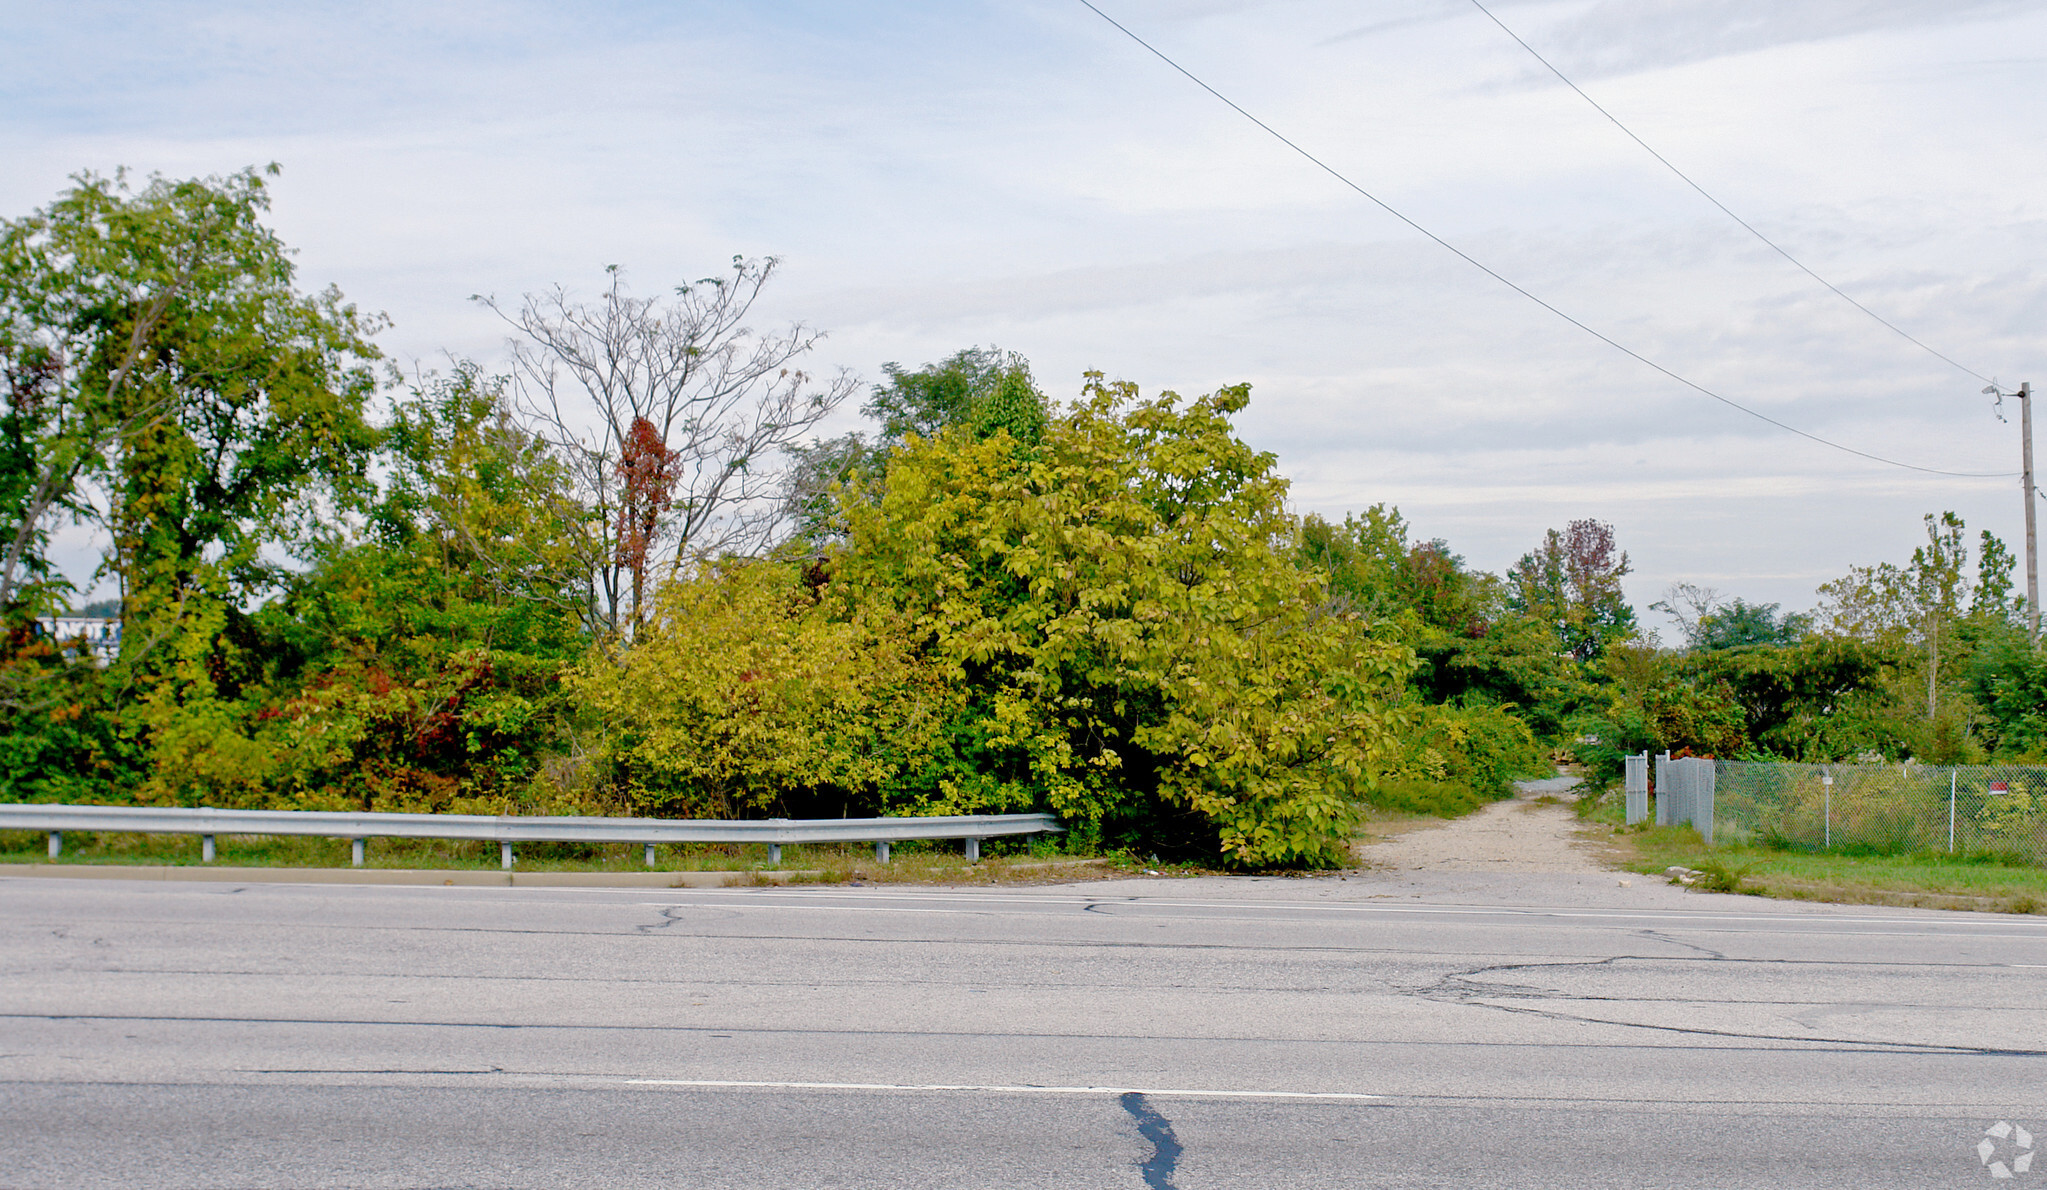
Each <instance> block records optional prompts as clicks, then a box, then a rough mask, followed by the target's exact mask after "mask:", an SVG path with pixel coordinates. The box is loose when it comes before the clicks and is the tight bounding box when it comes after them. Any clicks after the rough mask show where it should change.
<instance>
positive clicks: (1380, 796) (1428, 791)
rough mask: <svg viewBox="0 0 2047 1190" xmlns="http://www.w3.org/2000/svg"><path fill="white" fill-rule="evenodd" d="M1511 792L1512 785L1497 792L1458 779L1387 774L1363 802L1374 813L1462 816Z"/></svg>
mask: <svg viewBox="0 0 2047 1190" xmlns="http://www.w3.org/2000/svg"><path fill="white" fill-rule="evenodd" d="M1513 795H1514V791H1513V790H1512V789H1511V788H1510V789H1508V790H1507V791H1506V792H1505V793H1502V794H1499V795H1497V796H1496V795H1493V794H1489V793H1484V792H1481V791H1479V790H1477V789H1473V788H1472V787H1471V786H1470V785H1467V784H1465V783H1464V782H1461V781H1431V780H1428V779H1427V778H1422V777H1388V778H1385V779H1383V780H1381V781H1380V782H1379V788H1378V789H1377V790H1376V791H1375V792H1374V793H1373V794H1372V795H1371V796H1370V797H1369V798H1367V799H1366V805H1367V806H1369V807H1370V808H1371V810H1372V811H1373V816H1374V817H1378V815H1379V813H1380V812H1389V811H1390V812H1392V813H1395V814H1409V815H1426V816H1428V817H1431V818H1461V817H1463V816H1464V815H1466V814H1469V813H1471V812H1472V811H1473V810H1477V809H1480V808H1482V807H1485V806H1489V805H1491V804H1492V803H1494V802H1497V801H1500V800H1501V799H1502V798H1508V797H1512V796H1513Z"/></svg>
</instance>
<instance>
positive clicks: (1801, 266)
mask: <svg viewBox="0 0 2047 1190" xmlns="http://www.w3.org/2000/svg"><path fill="white" fill-rule="evenodd" d="M1471 6H1472V7H1473V8H1476V9H1478V10H1479V11H1480V12H1482V13H1484V14H1485V15H1486V19H1487V20H1489V21H1491V22H1492V23H1493V24H1495V25H1498V26H1499V27H1500V32H1502V33H1505V34H1506V35H1507V36H1508V37H1511V38H1513V39H1514V44H1516V45H1518V46H1520V47H1521V48H1522V49H1524V50H1527V51H1528V54H1529V56H1530V57H1532V58H1534V59H1535V60H1536V61H1537V62H1540V63H1542V65H1543V67H1544V69H1546V70H1548V71H1549V72H1550V73H1551V74H1553V75H1556V76H1557V81H1558V82H1561V83H1562V84H1564V85H1565V86H1566V87H1569V88H1570V89H1571V90H1573V91H1575V92H1577V95H1578V98H1580V99H1582V100H1584V101H1585V102H1586V103H1589V104H1591V105H1592V110H1593V111H1596V112H1598V113H1599V114H1600V115H1602V116H1605V117H1606V118H1607V121H1608V122H1609V123H1611V124H1612V125H1613V126H1614V127H1615V128H1618V129H1620V130H1621V132H1622V133H1623V134H1625V135H1626V136H1627V138H1628V139H1629V140H1631V141H1634V142H1635V143H1636V144H1637V145H1640V146H1641V147H1642V151H1643V152H1645V153H1647V154H1649V155H1650V156H1651V157H1654V158H1655V159H1656V160H1657V161H1658V162H1660V163H1661V164H1662V166H1663V168H1665V169H1667V170H1669V171H1670V172H1671V173H1673V174H1676V175H1677V177H1678V180H1679V181H1681V182H1683V183H1684V184H1685V185H1687V186H1690V187H1691V188H1692V189H1693V190H1696V191H1698V193H1699V197H1700V198H1703V199H1705V200H1706V201H1707V202H1709V203H1712V204H1713V205H1714V206H1716V207H1718V208H1720V213H1721V214H1723V215H1725V216H1727V217H1728V218H1729V219H1732V220H1734V221H1735V222H1736V223H1739V224H1740V225H1741V226H1742V229H1743V230H1745V231H1747V232H1748V233H1749V234H1750V235H1752V236H1754V237H1756V238H1757V239H1758V240H1761V241H1762V242H1763V243H1764V244H1765V245H1766V246H1767V247H1768V248H1769V249H1770V251H1772V252H1775V253H1776V254H1777V255H1779V256H1781V257H1783V258H1784V259H1785V260H1788V261H1790V262H1791V263H1792V265H1793V266H1795V267H1796V268H1797V269H1798V271H1799V272H1801V273H1804V274H1805V275H1806V276H1808V277H1811V278H1812V279H1813V280H1815V281H1817V282H1819V283H1820V284H1821V285H1824V286H1826V287H1827V288H1828V289H1830V290H1832V291H1833V293H1834V296H1835V297H1838V298H1840V299H1841V300H1842V301H1844V302H1847V303H1848V304H1849V305H1851V306H1853V307H1855V308H1856V309H1857V310H1860V311H1862V312H1863V313H1864V314H1867V315H1869V316H1870V317H1871V318H1874V319H1875V320H1876V321H1877V322H1879V323H1881V324H1883V325H1884V326H1885V327H1887V328H1888V329H1889V330H1890V331H1891V332H1892V333H1893V334H1895V335H1897V336H1898V337H1899V338H1901V339H1903V340H1905V341H1906V342H1907V343H1910V344H1912V345H1913V346H1914V347H1917V348H1918V349H1919V350H1921V351H1924V352H1925V353H1926V354H1928V355H1930V356H1932V357H1933V358H1935V359H1937V360H1939V361H1941V362H1942V363H1944V364H1948V365H1949V366H1951V367H1954V368H1958V369H1960V370H1961V371H1963V372H1965V373H1967V374H1969V375H1970V376H1974V377H1975V378H1976V379H1978V380H1981V381H1982V382H1983V383H1985V384H1989V385H1992V386H1995V385H1996V384H1997V382H1996V381H1995V380H1992V379H1991V378H1990V377H1988V376H1985V375H1984V374H1983V373H1981V372H1978V371H1977V370H1976V369H1974V368H1972V367H1970V366H1969V365H1967V364H1965V363H1962V362H1961V361H1960V360H1957V359H1955V358H1954V357H1953V356H1951V355H1948V354H1947V353H1946V352H1943V351H1940V350H1938V349H1937V348H1934V347H1931V346H1928V345H1927V344H1926V343H1925V342H1923V341H1921V340H1920V339H1919V338H1918V337H1917V336H1915V335H1913V334H1912V333H1911V332H1910V331H1907V330H1906V329H1905V328H1903V327H1901V326H1899V325H1898V324H1897V323H1895V322H1892V321H1891V320H1890V319H1888V318H1885V317H1884V316H1883V315H1881V314H1879V313H1877V312H1876V311H1874V310H1872V309H1870V308H1869V307H1868V306H1865V305H1863V304H1862V303H1861V302H1859V301H1856V300H1855V299H1854V298H1853V297H1850V296H1849V295H1848V294H1847V293H1846V292H1845V291H1844V290H1842V288H1841V287H1840V286H1838V285H1836V284H1834V283H1833V282H1832V281H1829V280H1827V279H1826V278H1825V277H1822V276H1820V275H1819V274H1818V273H1817V272H1814V271H1813V269H1812V267H1811V266H1809V265H1807V264H1806V263H1805V262H1804V261H1802V260H1800V259H1798V258H1797V257H1796V256H1793V255H1792V254H1791V253H1790V251H1789V250H1787V249H1786V248H1785V247H1784V246H1783V245H1782V244H1779V243H1778V242H1777V241H1775V240H1773V239H1771V238H1770V237H1769V236H1766V235H1764V234H1763V233H1762V232H1761V231H1759V230H1757V229H1756V226H1755V224H1753V223H1750V222H1749V221H1748V220H1746V219H1744V218H1742V217H1741V216H1740V215H1737V214H1735V213H1734V211H1733V209H1732V208H1730V207H1729V206H1728V205H1727V204H1726V203H1724V202H1721V201H1720V200H1719V199H1718V198H1715V197H1714V196H1713V194H1712V193H1711V192H1710V191H1708V190H1707V189H1706V188H1705V187H1704V186H1701V185H1699V183H1698V182H1697V181H1696V180H1694V179H1693V177H1692V176H1691V175H1690V174H1688V173H1686V172H1685V171H1683V170H1681V169H1679V168H1678V167H1677V166H1676V165H1674V164H1672V162H1671V160H1670V158H1668V157H1665V156H1664V155H1663V154H1661V153H1659V152H1657V151H1656V148H1655V146H1653V145H1651V144H1650V143H1649V142H1648V141H1645V140H1643V139H1642V138H1641V137H1640V136H1637V135H1636V134H1635V130H1634V129H1632V128H1630V127H1628V126H1627V125H1626V124H1624V123H1622V122H1621V118H1620V117H1619V116H1616V115H1614V114H1613V113H1612V112H1610V111H1608V110H1606V108H1605V106H1604V105H1602V104H1601V103H1600V102H1599V101H1598V100H1597V99H1594V98H1592V96H1590V95H1587V94H1586V93H1585V89H1584V88H1583V87H1580V86H1579V85H1578V84H1576V83H1574V82H1572V81H1571V79H1570V77H1569V76H1568V75H1566V74H1565V73H1564V72H1563V71H1561V70H1558V69H1557V67H1556V64H1555V63H1554V62H1551V61H1550V60H1549V59H1548V58H1545V57H1543V56H1542V54H1541V52H1539V51H1538V50H1537V49H1536V48H1535V47H1534V46H1532V45H1529V44H1528V41H1527V39H1526V38H1524V37H1522V36H1521V35H1520V34H1519V33H1516V32H1514V30H1512V29H1511V28H1508V26H1507V22H1505V21H1503V20H1501V19H1500V18H1499V17H1498V16H1496V15H1494V13H1493V10H1492V9H1490V8H1487V7H1486V6H1485V5H1484V4H1483V3H1481V2H1480V0H1471Z"/></svg>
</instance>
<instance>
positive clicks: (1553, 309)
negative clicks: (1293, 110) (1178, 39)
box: [1079, 0, 2018, 479]
mask: <svg viewBox="0 0 2047 1190" xmlns="http://www.w3.org/2000/svg"><path fill="white" fill-rule="evenodd" d="M1079 3H1080V4H1081V5H1082V6H1084V7H1086V8H1087V9H1088V11H1090V12H1092V13H1094V14H1095V15H1096V16H1098V17H1100V18H1102V19H1103V20H1104V21H1107V22H1108V23H1109V24H1110V25H1111V26H1113V27H1114V28H1115V29H1116V30H1117V31H1118V32H1120V33H1122V34H1123V35H1124V36H1125V37H1128V38H1129V39H1130V40H1132V41H1134V42H1136V43H1137V44H1138V45H1139V46H1141V47H1143V48H1144V49H1145V50H1146V51H1147V52H1149V53H1150V54H1151V55H1152V56H1153V57H1155V58H1157V59H1158V60H1159V61H1161V62H1164V63H1165V64H1166V65H1167V66H1170V67H1172V68H1173V69H1174V70H1175V71H1177V72H1178V73H1179V74H1181V75H1182V76H1183V77H1185V78H1186V79H1187V81H1189V82H1191V83H1193V84H1194V85H1195V86H1197V87H1199V88H1201V89H1202V90H1203V91H1206V92H1208V93H1209V95H1211V96H1213V97H1214V98H1215V99H1216V100H1218V101H1220V102H1221V103H1222V104H1223V105H1224V106H1225V107H1228V108H1229V109H1230V110H1231V111H1234V112H1236V113H1237V114H1238V115H1240V116H1242V117H1244V118H1245V119H1246V120H1249V121H1250V122H1251V123H1253V124H1255V125H1257V126H1258V127H1259V128H1260V129H1262V130H1263V131H1264V132H1265V133H1266V134H1268V135H1269V136H1271V137H1272V138H1273V139H1274V140H1277V141H1278V142H1279V143H1281V144H1283V145H1285V146H1286V147H1287V148H1289V149H1292V150H1293V151H1294V152H1295V153H1297V154H1299V155H1300V156H1301V157H1302V158H1304V159H1305V160H1307V161H1308V162H1309V163H1310V164H1312V165H1313V166H1315V167H1316V168H1317V169H1319V170H1321V171H1322V172H1323V173H1326V174H1328V175H1329V176H1330V177H1332V178H1335V179H1336V180H1337V181H1338V182H1340V183H1342V184H1343V185H1344V186H1346V187H1348V188H1349V189H1351V190H1353V191H1356V192H1357V193H1358V194H1359V195H1361V196H1362V197H1364V198H1365V199H1366V200H1367V201H1369V202H1370V203H1372V204H1373V205H1374V206H1376V207H1378V208H1379V209H1380V210H1382V211H1384V212H1386V213H1387V214H1388V215H1391V216H1393V217H1394V218H1395V219H1397V220H1399V221H1400V222H1402V223H1404V224H1406V225H1407V226H1408V227H1410V228H1412V229H1413V230H1414V231H1416V232H1418V233H1420V234H1421V235H1422V236H1423V237H1425V238H1427V239H1428V240H1430V241H1432V242H1434V243H1435V244H1436V245H1437V246H1438V247H1440V248H1442V249H1444V250H1445V251H1448V252H1450V253H1451V254H1453V255H1455V256H1456V257H1457V258H1458V259H1460V260H1462V261H1464V262H1465V263H1466V264H1468V265H1470V266H1471V267H1473V268H1475V269H1477V270H1478V271H1479V272H1482V273H1484V274H1485V275H1486V276H1488V277H1491V278H1492V279H1493V280H1495V281H1497V282H1499V283H1500V284H1501V285H1504V286H1506V287H1507V288H1508V289H1511V290H1513V291H1514V292H1515V293H1517V294H1520V295H1521V296H1522V297H1524V298H1527V299H1528V300H1529V301H1531V302H1534V303H1535V304H1536V305H1538V306H1541V307H1542V308H1543V309H1545V310H1547V311H1549V312H1550V313H1551V314H1554V315H1556V316H1557V317H1558V318H1561V319H1563V320H1564V321H1565V322H1568V323H1570V324H1571V325H1572V326H1574V327H1577V328H1578V329H1579V330H1581V331H1583V332H1585V333H1586V334H1588V335H1590V336H1592V337H1593V338H1595V339H1597V340H1599V341H1600V342H1602V343H1604V344H1606V345H1607V346H1608V347H1611V348H1613V349H1614V350H1615V351H1618V352H1620V353H1621V354H1622V355H1625V356H1627V357H1628V358H1630V359H1632V360H1634V361H1636V362H1637V363H1640V364H1642V365H1643V366H1645V367H1647V368H1649V369H1651V370H1652V371H1655V372H1657V373H1659V374H1661V375H1663V376H1665V377H1667V378H1669V379H1671V380H1674V381H1676V382H1677V383H1679V384H1681V385H1683V386H1684V387H1686V388H1689V389H1691V390H1692V391H1693V392H1696V393H1698V394H1700V395H1701V396H1705V397H1710V398H1712V399H1713V400H1715V401H1718V402H1720V403H1721V404H1722V405H1725V406H1727V407H1728V408H1730V409H1734V410H1738V411H1740V412H1742V413H1746V414H1748V415H1749V416H1750V417H1753V418H1755V419H1756V420H1758V421H1761V422H1764V423H1766V424H1769V425H1772V426H1775V427H1777V428H1778V429H1780V430H1783V431H1785V432H1786V433H1789V434H1796V435H1797V436H1799V437H1800V438H1804V439H1806V440H1808V441H1811V442H1815V443H1818V444H1819V445H1821V446H1825V447H1830V448H1832V449H1834V450H1838V451H1841V452H1843V453H1845V454H1851V455H1855V456H1856V457H1858V458H1862V459H1867V460H1869V461H1870V462H1872V463H1882V464H1884V465H1885V466H1888V467H1898V468H1901V469H1903V470H1906V471H1918V472H1922V473H1924V474H1927V475H1946V476H1951V477H1954V478H1958V479H2003V478H2006V477H2008V476H2011V475H2016V474H2018V473H2017V472H2015V471H1947V470H1943V469H1941V468H1939V467H1922V466H1919V465H1918V464H1916V463H1906V462H1901V461H1900V460H1897V459H1891V458H1885V457H1884V456H1883V455H1879V454H1872V453H1870V452H1869V451H1866V450H1858V449H1856V448H1855V447H1852V446H1848V445H1845V444H1843V443H1840V442H1835V441H1833V440H1832V439H1829V438H1822V437H1821V436H1819V435H1818V434H1814V433H1811V432H1810V431H1807V430H1801V429H1799V428H1798V427H1797V426H1794V425H1789V424H1787V423H1785V422H1781V421H1779V420H1777V419H1776V418H1774V417H1771V416H1770V415H1769V414H1767V413H1763V412H1761V411H1760V410H1756V409H1751V408H1750V407H1748V406H1747V405H1744V404H1742V403H1741V402H1739V401H1736V400H1734V399H1732V398H1730V397H1725V396H1722V395H1721V394H1719V393H1717V392H1714V391H1713V390H1712V389H1710V388H1707V387H1706V386H1705V385H1703V384H1700V383H1698V382H1696V381H1694V380H1691V379H1689V378H1687V377H1685V376H1682V375H1680V374H1678V373H1677V372H1674V371H1672V370H1671V369H1669V368H1666V367H1664V366H1663V365H1662V364H1659V363H1657V362H1656V361H1655V360H1653V359H1650V358H1649V357H1648V356H1646V355H1643V354H1642V353H1641V352H1639V351H1636V350H1635V349H1634V348H1632V347H1629V346H1627V345H1626V344H1624V343H1622V342H1620V341H1618V340H1616V339H1614V338H1613V337H1611V336H1609V335H1607V334H1605V333H1604V332H1602V331H1600V330H1598V329H1596V328H1594V327H1592V326H1591V325H1589V324H1587V323H1585V322H1582V321H1580V320H1579V319H1577V318H1575V317H1573V316H1572V315H1570V314H1568V313H1566V312H1565V311H1563V310H1562V309H1560V308H1558V307H1557V306H1555V305H1552V304H1551V303H1549V302H1547V301H1545V300H1544V299H1542V298H1541V297H1539V296H1537V295H1536V294H1535V293H1533V292H1531V291H1530V290H1528V289H1526V288H1524V287H1523V286H1521V285H1519V284H1517V283H1515V282H1514V281H1512V280H1510V279H1509V278H1507V277H1506V276H1505V275H1503V274H1501V273H1500V272H1498V271H1497V270H1495V269H1493V268H1492V267H1491V266H1489V265H1487V264H1485V263H1484V262H1483V261H1481V260H1479V259H1478V258H1476V257H1474V256H1472V255H1471V254H1470V253H1468V252H1466V251H1464V250H1463V249H1462V248H1459V247H1458V246H1457V245H1455V244H1453V243H1451V242H1450V241H1448V240H1446V239H1444V238H1443V237H1442V236H1439V235H1437V234H1436V233H1435V232H1433V231H1430V230H1429V229H1428V228H1426V227H1424V226H1422V225H1421V224H1420V223H1417V222H1416V221H1415V220H1413V219H1411V218H1409V217H1408V216H1407V215H1405V214H1403V213H1402V212H1401V211H1400V210H1398V209H1397V208H1395V207H1394V206H1393V205H1392V204H1390V203H1388V202H1387V201H1386V200H1385V199H1382V198H1380V197H1379V196H1378V195H1376V194H1373V193H1372V192H1371V191H1369V190H1367V189H1365V188H1364V187H1363V186H1360V185H1358V184H1357V183H1356V182H1354V181H1352V180H1351V179H1350V178H1349V177H1348V176H1346V175H1345V174H1344V173H1343V172H1342V171H1340V170H1338V169H1337V168H1336V167H1335V166H1332V165H1330V164H1329V163H1328V162H1326V161H1324V160H1322V159H1321V158H1320V157H1317V156H1315V155H1314V154H1313V153H1310V152H1309V151H1308V150H1306V149H1304V148H1302V147H1301V146H1300V145H1299V144H1296V143H1295V142H1294V141H1293V140H1291V139H1289V138H1288V137H1287V136H1286V135H1285V134H1283V133H1281V132H1280V131H1279V130H1278V129H1276V128H1274V127H1273V126H1272V125H1270V124H1267V123H1266V122H1265V121H1263V120H1261V119H1259V118H1258V117H1257V116H1254V115H1252V114H1251V113H1250V112H1249V111H1247V110H1245V109H1244V107H1243V106H1241V105H1240V104H1238V103H1237V102H1236V101H1235V100H1233V99H1231V98H1230V97H1229V96H1227V95H1224V94H1223V93H1222V92H1220V91H1218V90H1216V89H1215V88H1214V87H1211V86H1209V85H1208V83H1207V82H1205V81H1203V80H1202V79H1201V77H1200V76H1198V75H1196V74H1195V73H1194V72H1193V71H1191V70H1188V69H1187V68H1186V67H1185V66H1182V65H1180V63H1179V62H1177V61H1175V60H1174V59H1173V58H1172V57H1170V56H1169V55H1167V54H1166V53H1165V51H1163V50H1161V49H1159V48H1158V47H1157V46H1155V45H1153V44H1151V43H1150V42H1148V41H1146V40H1145V39H1144V38H1142V37H1140V36H1138V35H1137V33H1136V32H1134V31H1133V30H1131V29H1130V28H1129V27H1128V26H1126V25H1124V24H1123V23H1122V22H1121V21H1118V20H1117V19H1116V18H1115V17H1112V16H1110V15H1109V14H1108V13H1106V12H1103V11H1102V10H1101V9H1100V8H1097V7H1096V6H1095V4H1094V3H1093V0H1079ZM1844 296H1845V295H1844ZM1971 374H1972V375H1973V373H1971Z"/></svg>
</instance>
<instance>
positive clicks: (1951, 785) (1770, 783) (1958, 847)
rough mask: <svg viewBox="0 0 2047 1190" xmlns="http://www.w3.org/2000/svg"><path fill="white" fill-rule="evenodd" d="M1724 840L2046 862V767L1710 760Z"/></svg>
mask: <svg viewBox="0 0 2047 1190" xmlns="http://www.w3.org/2000/svg"><path fill="white" fill-rule="evenodd" d="M1712 789H1713V793H1712V795H1711V797H1712V806H1713V809H1712V811H1711V813H1712V814H1713V820H1714V825H1715V826H1716V827H1717V828H1718V830H1717V832H1716V833H1717V834H1718V836H1719V840H1720V841H1721V842H1729V843H1733V842H1756V843H1762V844H1765V845H1769V846H1777V847H1795V848H1800V849H1806V850H1816V849H1854V850H1865V849H1866V850H1871V851H1878V852H1905V851H1952V852H1956V853H1958V854H1979V853H1992V854H1997V855H2003V856H2009V857H2012V858H2015V859H2020V860H2023V861H2024V862H2027V863H2033V864H2043V865H2047V766H2043V765H2018V764H1992V765H1961V766H1952V767H1951V766H1945V765H1930V764H1927V765H1922V764H1912V763H1909V762H1908V763H1902V764H1780V763H1762V762H1749V761H1735V760H1721V761H1715V762H1714V764H1713V782H1712Z"/></svg>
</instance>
